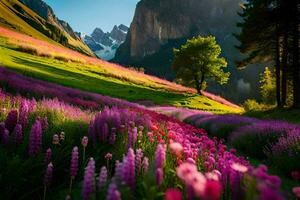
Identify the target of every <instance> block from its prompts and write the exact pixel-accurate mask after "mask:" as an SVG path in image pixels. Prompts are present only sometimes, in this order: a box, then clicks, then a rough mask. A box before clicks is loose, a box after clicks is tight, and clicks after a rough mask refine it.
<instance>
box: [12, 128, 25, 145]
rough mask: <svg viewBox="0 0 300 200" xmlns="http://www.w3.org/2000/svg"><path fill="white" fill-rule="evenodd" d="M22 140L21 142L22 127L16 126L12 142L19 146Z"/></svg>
mask: <svg viewBox="0 0 300 200" xmlns="http://www.w3.org/2000/svg"><path fill="white" fill-rule="evenodd" d="M22 140H23V133H22V125H21V124H17V125H16V127H15V129H14V142H15V144H16V145H19V144H21V143H22Z"/></svg>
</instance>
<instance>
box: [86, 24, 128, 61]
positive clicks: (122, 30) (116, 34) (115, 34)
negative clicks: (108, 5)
mask: <svg viewBox="0 0 300 200" xmlns="http://www.w3.org/2000/svg"><path fill="white" fill-rule="evenodd" d="M128 30H129V28H128V27H127V26H125V25H124V24H120V25H118V26H117V25H115V26H114V27H113V29H112V30H111V31H110V32H106V33H105V32H104V31H103V30H102V29H101V28H95V29H94V31H93V33H92V34H91V35H90V36H88V35H86V36H85V37H84V42H85V43H86V44H87V45H88V46H89V47H90V48H91V49H92V50H93V51H94V52H95V54H96V55H97V56H98V57H100V58H102V59H104V60H111V59H113V58H114V56H115V52H116V50H117V49H118V48H119V46H120V45H121V44H122V43H123V42H124V41H125V39H126V35H127V32H128Z"/></svg>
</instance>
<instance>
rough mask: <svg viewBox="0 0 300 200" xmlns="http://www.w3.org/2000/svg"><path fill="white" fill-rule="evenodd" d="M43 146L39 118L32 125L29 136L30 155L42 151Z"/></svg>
mask: <svg viewBox="0 0 300 200" xmlns="http://www.w3.org/2000/svg"><path fill="white" fill-rule="evenodd" d="M41 147H42V126H41V122H40V121H39V120H36V121H35V123H34V124H33V125H32V128H31V131H30V136H29V155H30V156H33V155H36V154H38V153H39V152H40V150H41Z"/></svg>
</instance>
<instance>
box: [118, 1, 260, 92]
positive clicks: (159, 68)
mask: <svg viewBox="0 0 300 200" xmlns="http://www.w3.org/2000/svg"><path fill="white" fill-rule="evenodd" d="M241 1H242V0H141V1H140V2H139V3H138V4H137V7H136V11H135V15H134V19H133V21H132V23H131V26H130V30H129V33H128V35H127V38H126V40H125V42H124V43H123V44H122V45H121V46H120V48H119V49H118V50H117V53H116V56H115V59H114V61H115V62H118V63H121V64H124V65H133V66H143V67H144V68H145V70H146V73H150V74H154V75H158V76H161V77H164V78H167V79H173V78H174V74H173V73H172V70H171V62H172V59H173V56H172V49H173V48H174V47H175V48H178V47H179V46H180V45H182V44H183V43H185V42H186V39H188V38H191V37H193V36H198V35H203V36H205V35H214V36H215V37H216V38H217V41H218V43H219V44H220V45H221V47H222V50H223V51H222V53H223V56H225V57H226V58H227V60H228V62H229V70H230V71H231V73H232V74H233V76H232V77H233V78H232V80H231V83H230V84H229V86H228V88H229V89H228V90H231V91H230V92H232V93H233V95H234V92H233V91H234V90H236V89H237V88H233V87H236V85H237V83H238V81H240V82H241V77H243V78H244V75H243V74H242V73H240V72H237V70H236V69H235V67H234V60H236V59H238V57H239V56H240V55H239V53H238V51H237V50H236V49H235V48H234V45H236V44H237V41H236V40H235V38H234V36H233V33H234V32H238V29H237V28H236V23H237V22H238V21H239V19H240V18H239V16H238V14H237V13H238V11H239V9H240V4H241ZM248 81H250V82H252V83H253V84H257V80H256V79H255V80H254V79H253V80H252V78H251V77H249V78H248V80H243V81H242V82H243V83H244V82H246V83H247V82H248ZM212 90H218V91H215V92H220V91H225V93H227V95H225V96H228V95H229V93H230V92H228V90H226V89H225V90H224V88H222V89H220V88H219V87H218V86H214V87H213V88H212ZM229 96H230V95H229ZM246 96H247V95H245V97H246Z"/></svg>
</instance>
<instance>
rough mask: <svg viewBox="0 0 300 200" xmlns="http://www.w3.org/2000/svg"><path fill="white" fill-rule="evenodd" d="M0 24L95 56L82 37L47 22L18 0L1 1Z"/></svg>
mask: <svg viewBox="0 0 300 200" xmlns="http://www.w3.org/2000/svg"><path fill="white" fill-rule="evenodd" d="M0 26H2V27H6V28H9V29H11V30H14V31H17V32H20V33H23V34H26V35H29V36H32V37H34V38H37V39H40V40H43V41H46V42H49V43H52V44H55V45H59V46H61V45H64V46H66V47H68V48H71V49H74V50H76V51H79V52H82V53H84V54H87V55H90V56H94V54H93V52H92V51H91V50H90V49H89V48H88V47H87V46H86V45H85V44H84V43H83V42H82V41H81V40H80V39H78V38H77V39H76V38H74V37H72V36H71V35H70V34H69V33H67V32H66V31H65V30H64V29H63V28H62V27H60V26H59V25H58V24H56V23H53V24H52V23H49V22H47V21H46V20H45V19H44V18H42V17H40V16H39V15H38V14H37V13H35V12H34V11H32V10H31V9H29V8H28V7H26V6H25V5H24V4H22V3H21V2H19V1H16V0H9V1H8V0H1V1H0Z"/></svg>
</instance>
